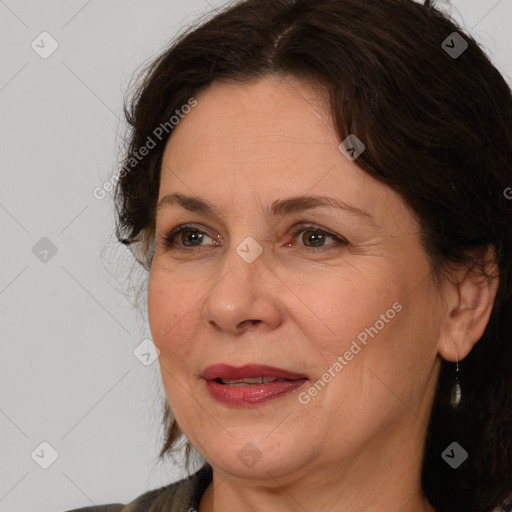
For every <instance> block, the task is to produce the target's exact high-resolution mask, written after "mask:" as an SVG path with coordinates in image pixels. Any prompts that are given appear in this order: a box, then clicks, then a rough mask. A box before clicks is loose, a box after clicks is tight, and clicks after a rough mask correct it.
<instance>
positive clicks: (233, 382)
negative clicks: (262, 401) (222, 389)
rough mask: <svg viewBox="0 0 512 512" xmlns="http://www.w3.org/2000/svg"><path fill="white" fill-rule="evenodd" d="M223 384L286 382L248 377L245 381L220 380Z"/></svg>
mask: <svg viewBox="0 0 512 512" xmlns="http://www.w3.org/2000/svg"><path fill="white" fill-rule="evenodd" d="M220 380H221V382H222V383H223V384H266V383H267V382H275V381H280V382H282V381H285V380H286V379H277V378H275V377H246V378H244V379H220Z"/></svg>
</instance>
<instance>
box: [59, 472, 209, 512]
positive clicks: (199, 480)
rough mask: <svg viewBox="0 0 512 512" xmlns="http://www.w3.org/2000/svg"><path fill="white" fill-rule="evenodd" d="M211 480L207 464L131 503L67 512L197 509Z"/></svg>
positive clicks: (176, 510) (111, 504)
mask: <svg viewBox="0 0 512 512" xmlns="http://www.w3.org/2000/svg"><path fill="white" fill-rule="evenodd" d="M211 480H212V469H211V467H210V466H209V465H208V464H205V465H204V466H203V467H202V468H201V469H200V470H199V471H197V472H196V473H194V474H193V475H191V476H188V477H187V478H184V479H183V480H180V481H179V482H174V483H172V484H169V485H166V486H164V487H160V488H158V489H153V490H152V491H148V492H145V493H144V494H141V495H140V496H138V497H137V498H135V499H134V500H133V501H131V502H130V503H127V504H122V503H110V504H107V505H95V506H92V507H83V508H77V509H73V510H68V511H67V512H188V511H189V510H190V509H192V510H195V511H197V510H198V509H199V502H200V500H201V496H202V494H203V492H204V491H205V489H206V488H207V487H208V485H209V484H210V482H211ZM190 512H192V511H190Z"/></svg>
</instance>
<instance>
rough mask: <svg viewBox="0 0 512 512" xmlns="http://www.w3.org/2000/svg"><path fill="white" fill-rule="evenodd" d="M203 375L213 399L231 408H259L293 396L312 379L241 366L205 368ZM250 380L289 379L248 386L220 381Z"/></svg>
mask: <svg viewBox="0 0 512 512" xmlns="http://www.w3.org/2000/svg"><path fill="white" fill-rule="evenodd" d="M202 376H203V378H204V379H205V380H206V385H207V388H208V391H209V393H210V396H211V397H212V398H214V399H215V400H217V401H218V402H220V403H221V404H223V405H227V406H228V407H257V406H259V405H262V404H264V403H267V402H269V401H271V400H275V399H276V398H280V397H283V396H286V395H289V394H291V393H293V392H294V391H295V390H296V389H298V388H299V387H301V386H303V385H304V384H305V383H306V382H308V380H309V379H308V378H307V377H306V376H305V375H302V374H299V373H293V372H289V371H288V370H284V369H282V368H275V367H273V366H266V365H260V364H248V365H245V366H239V367H236V366H231V365H228V364H215V365H212V366H208V367H207V368H205V370H204V371H203V375H202ZM246 377H247V378H250V377H274V378H277V379H289V380H286V381H279V382H277V381H276V382H268V383H262V384H248V385H247V386H228V385H227V384H222V383H221V382H218V381H217V379H243V378H246Z"/></svg>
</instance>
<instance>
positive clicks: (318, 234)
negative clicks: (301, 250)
mask: <svg viewBox="0 0 512 512" xmlns="http://www.w3.org/2000/svg"><path fill="white" fill-rule="evenodd" d="M302 241H303V243H304V245H305V246H306V247H321V246H322V245H323V243H324V242H325V234H324V232H323V231H320V230H312V229H308V230H304V231H303V235H302ZM309 244H312V245H309Z"/></svg>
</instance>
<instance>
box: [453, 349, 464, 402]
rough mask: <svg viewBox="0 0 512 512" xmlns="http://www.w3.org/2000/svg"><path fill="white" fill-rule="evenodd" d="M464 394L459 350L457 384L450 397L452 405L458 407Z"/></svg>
mask: <svg viewBox="0 0 512 512" xmlns="http://www.w3.org/2000/svg"><path fill="white" fill-rule="evenodd" d="M461 396H462V391H461V389H460V383H459V352H458V351H457V363H456V366H455V384H454V386H453V388H452V394H451V397H450V404H451V406H452V407H453V408H454V409H456V408H457V407H458V405H459V403H460V399H461Z"/></svg>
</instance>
